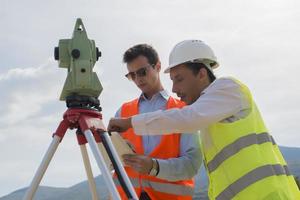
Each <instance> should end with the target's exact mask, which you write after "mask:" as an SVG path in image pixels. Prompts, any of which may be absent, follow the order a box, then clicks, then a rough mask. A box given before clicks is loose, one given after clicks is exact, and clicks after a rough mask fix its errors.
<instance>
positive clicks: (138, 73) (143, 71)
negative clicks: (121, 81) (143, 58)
mask: <svg viewBox="0 0 300 200" xmlns="http://www.w3.org/2000/svg"><path fill="white" fill-rule="evenodd" d="M153 66H154V65H153V64H152V65H150V64H149V65H147V66H145V67H142V68H140V69H138V70H136V71H135V72H129V73H128V74H126V75H125V76H126V78H128V80H131V81H132V80H134V79H136V77H137V76H138V77H144V76H146V75H147V69H148V67H153Z"/></svg>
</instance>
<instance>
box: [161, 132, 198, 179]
mask: <svg viewBox="0 0 300 200" xmlns="http://www.w3.org/2000/svg"><path fill="white" fill-rule="evenodd" d="M158 163H159V173H158V175H157V177H158V178H161V179H165V180H168V181H178V180H186V179H191V178H192V177H194V176H195V175H196V174H197V172H198V170H199V168H200V165H201V163H202V156H201V150H200V142H199V135H198V134H186V133H185V134H181V138H180V155H179V157H177V158H169V159H158Z"/></svg>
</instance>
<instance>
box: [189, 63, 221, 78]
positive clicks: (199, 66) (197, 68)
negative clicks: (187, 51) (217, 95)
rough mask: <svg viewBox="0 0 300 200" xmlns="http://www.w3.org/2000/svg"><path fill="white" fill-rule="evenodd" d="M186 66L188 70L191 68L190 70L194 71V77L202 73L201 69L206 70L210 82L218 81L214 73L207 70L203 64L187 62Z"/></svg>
mask: <svg viewBox="0 0 300 200" xmlns="http://www.w3.org/2000/svg"><path fill="white" fill-rule="evenodd" d="M184 64H185V65H186V67H187V68H189V69H190V70H192V72H193V74H194V75H197V74H198V73H199V71H200V69H202V68H205V69H206V71H207V74H208V77H209V81H210V82H213V81H214V80H216V76H215V75H214V74H213V72H212V71H211V70H210V69H208V68H207V66H206V65H205V64H203V63H193V62H187V63H184Z"/></svg>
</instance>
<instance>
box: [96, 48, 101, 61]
mask: <svg viewBox="0 0 300 200" xmlns="http://www.w3.org/2000/svg"><path fill="white" fill-rule="evenodd" d="M96 54H97V56H96V57H97V60H98V59H99V57H101V55H102V54H101V51H99V49H98V47H96Z"/></svg>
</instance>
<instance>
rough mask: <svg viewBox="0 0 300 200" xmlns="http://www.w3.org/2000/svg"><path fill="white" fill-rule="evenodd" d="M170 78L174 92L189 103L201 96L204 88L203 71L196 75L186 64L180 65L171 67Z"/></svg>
mask: <svg viewBox="0 0 300 200" xmlns="http://www.w3.org/2000/svg"><path fill="white" fill-rule="evenodd" d="M170 78H171V80H172V82H173V88H172V92H174V93H176V94H177V96H178V97H180V99H181V101H184V102H185V103H186V104H187V105H190V104H192V103H194V102H195V101H196V100H197V99H198V98H199V97H200V94H201V92H202V90H203V88H204V81H203V80H202V79H203V78H202V76H201V72H199V73H198V74H197V75H195V74H193V72H192V70H190V69H189V68H187V67H186V66H185V65H178V66H176V67H173V68H171V70H170Z"/></svg>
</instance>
